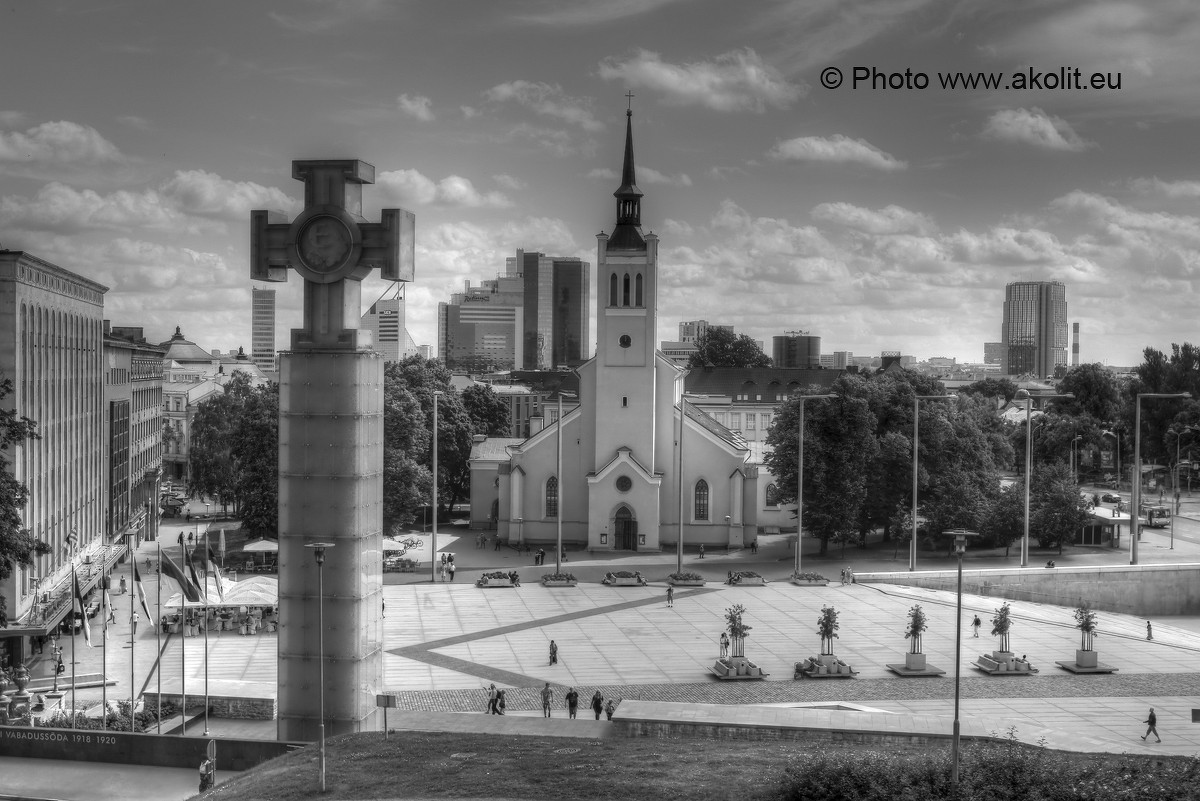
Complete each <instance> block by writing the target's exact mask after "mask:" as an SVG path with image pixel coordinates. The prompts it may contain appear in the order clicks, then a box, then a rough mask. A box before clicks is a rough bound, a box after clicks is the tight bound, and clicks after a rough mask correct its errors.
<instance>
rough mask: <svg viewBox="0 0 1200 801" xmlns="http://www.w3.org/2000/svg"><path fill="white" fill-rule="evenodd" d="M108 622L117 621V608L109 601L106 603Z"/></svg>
mask: <svg viewBox="0 0 1200 801" xmlns="http://www.w3.org/2000/svg"><path fill="white" fill-rule="evenodd" d="M106 600H107V599H106ZM108 622H109V623H116V622H117V608H116V607H115V606H113V605H112V603H111V602H109V604H108Z"/></svg>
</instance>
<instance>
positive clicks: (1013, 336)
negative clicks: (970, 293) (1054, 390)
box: [1000, 281, 1067, 378]
mask: <svg viewBox="0 0 1200 801" xmlns="http://www.w3.org/2000/svg"><path fill="white" fill-rule="evenodd" d="M1000 341H1001V344H1002V350H1001V362H1000V372H1002V373H1004V374H1005V375H1032V376H1035V377H1037V378H1045V377H1047V376H1052V375H1053V374H1054V370H1055V368H1056V367H1058V366H1060V365H1063V366H1065V365H1066V364H1067V288H1066V286H1064V285H1063V284H1062V283H1060V282H1058V281H1015V282H1013V283H1011V284H1009V285H1008V286H1006V287H1005V290H1004V322H1003V324H1002V326H1001V331H1000Z"/></svg>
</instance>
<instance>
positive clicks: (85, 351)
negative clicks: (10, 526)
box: [0, 250, 124, 664]
mask: <svg viewBox="0 0 1200 801" xmlns="http://www.w3.org/2000/svg"><path fill="white" fill-rule="evenodd" d="M107 291H108V289H107V287H105V286H102V285H101V284H98V283H96V282H95V281H92V280H89V279H87V278H84V277H83V276H81V275H77V274H76V273H73V272H71V271H69V270H66V269H63V268H62V267H59V266H57V265H54V264H51V263H50V262H47V261H43V260H42V259H39V258H37V257H36V256H33V255H32V254H29V253H25V252H22V251H8V250H3V251H0V375H3V376H4V377H5V378H7V379H10V380H11V381H12V384H13V392H12V393H11V394H10V395H8V396H7V397H6V398H4V399H3V401H0V403H3V404H4V407H5V408H6V409H10V410H13V411H15V412H16V413H17V414H18V415H20V416H24V417H28V418H29V419H31V420H33V421H34V422H35V423H36V424H37V434H38V438H37V439H32V440H28V441H26V442H23V443H21V444H20V445H18V446H16V447H15V448H13V449H11V450H10V451H9V453H8V454H7V456H8V460H9V461H8V468H9V469H10V470H11V471H12V472H13V475H14V477H15V478H16V479H17V481H18V482H20V483H21V484H23V485H24V486H25V487H26V489H27V490H28V492H29V498H28V500H27V502H26V504H25V507H24V509H23V510H22V513H21V525H22V526H23V527H25V528H27V529H29V530H30V531H31V532H32V533H33V536H34V537H36V538H37V539H39V540H41V541H42V542H45V543H46V544H47V545H49V546H50V550H49V552H48V553H46V554H45V555H42V556H39V557H37V558H36V559H35V560H34V564H33V566H32V567H31V568H25V567H21V566H19V565H17V566H15V569H14V570H13V572H12V575H11V576H10V577H9V578H8V579H7V580H6V581H4V582H3V583H2V584H0V593H3V595H4V597H5V601H6V604H7V608H8V614H9V618H10V625H9V627H8V628H6V629H0V662H3V663H6V664H17V663H18V662H21V661H24V659H25V658H26V655H27V653H28V647H29V638H30V637H34V636H46V635H48V634H49V633H50V632H51V631H53V630H54V629H55V628H56V626H57V625H58V623H59V622H60V621H61V619H62V617H63V616H64V615H66V614H67V612H68V611H69V609H70V606H69V603H70V598H69V593H68V590H69V583H70V577H71V569H72V565H77V566H78V567H79V568H80V573H81V575H80V584H81V587H82V588H83V590H84V591H85V592H86V591H87V590H88V589H90V588H91V587H92V586H94V585H95V584H96V583H97V582H98V581H99V579H100V576H101V575H102V574H103V572H104V571H106V570H107V569H108V568H109V567H110V566H111V565H112V564H113V563H115V561H116V560H117V559H118V558H119V557H120V555H121V553H122V552H123V549H124V546H123V544H118V545H112V544H111V543H110V542H109V541H108V540H107V539H106V537H105V509H106V507H107V505H108V504H107V499H106V498H105V495H104V480H103V476H104V473H105V464H104V439H105V437H106V436H107V434H108V432H106V431H105V427H104V391H103V390H104V359H103V339H104V321H103V317H104V293H105V292H107ZM110 546H111V547H110ZM14 660H15V661H14Z"/></svg>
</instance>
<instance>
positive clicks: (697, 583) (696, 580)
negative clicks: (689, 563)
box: [667, 570, 704, 587]
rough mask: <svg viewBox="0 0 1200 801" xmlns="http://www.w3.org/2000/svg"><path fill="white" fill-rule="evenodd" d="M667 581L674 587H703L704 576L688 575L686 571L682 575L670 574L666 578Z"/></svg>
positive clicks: (697, 574)
mask: <svg viewBox="0 0 1200 801" xmlns="http://www.w3.org/2000/svg"><path fill="white" fill-rule="evenodd" d="M667 581H668V582H669V583H670V584H671V585H672V586H674V587H703V586H704V576H702V575H700V574H699V573H690V572H688V571H686V570H685V571H684V572H682V573H671V574H670V575H668V576H667Z"/></svg>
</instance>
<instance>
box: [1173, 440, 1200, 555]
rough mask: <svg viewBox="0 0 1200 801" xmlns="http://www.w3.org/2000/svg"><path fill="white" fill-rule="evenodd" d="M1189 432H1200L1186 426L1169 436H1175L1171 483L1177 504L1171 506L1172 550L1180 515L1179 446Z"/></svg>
mask: <svg viewBox="0 0 1200 801" xmlns="http://www.w3.org/2000/svg"><path fill="white" fill-rule="evenodd" d="M1189 431H1200V428H1197V427H1196V426H1185V427H1184V428H1183V430H1182V431H1176V430H1175V429H1171V430H1170V431H1168V432H1167V433H1168V434H1174V435H1175V477H1174V478H1175V480H1174V481H1172V482H1171V492H1172V493H1173V494H1174V495H1175V503H1173V504H1172V505H1171V506H1172V508H1171V548H1170V549H1171V550H1172V551H1173V550H1175V515H1177V514H1179V445H1180V442H1179V441H1180V440H1181V439H1182V438H1183V435H1184V434H1186V433H1188V432H1189Z"/></svg>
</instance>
